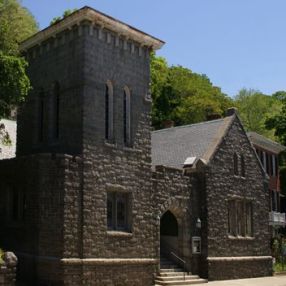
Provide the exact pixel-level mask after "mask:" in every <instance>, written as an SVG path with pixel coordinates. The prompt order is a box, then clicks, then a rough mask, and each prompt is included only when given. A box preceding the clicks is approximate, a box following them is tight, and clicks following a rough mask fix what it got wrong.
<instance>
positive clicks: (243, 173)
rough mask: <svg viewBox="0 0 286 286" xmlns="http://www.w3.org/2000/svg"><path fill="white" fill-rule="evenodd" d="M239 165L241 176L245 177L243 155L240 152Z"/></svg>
mask: <svg viewBox="0 0 286 286" xmlns="http://www.w3.org/2000/svg"><path fill="white" fill-rule="evenodd" d="M240 167H241V176H242V177H245V161H244V156H243V155H242V154H241V155H240Z"/></svg>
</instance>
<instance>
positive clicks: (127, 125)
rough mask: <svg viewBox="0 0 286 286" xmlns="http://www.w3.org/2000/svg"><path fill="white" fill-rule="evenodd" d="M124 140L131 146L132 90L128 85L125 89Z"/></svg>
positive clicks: (125, 143)
mask: <svg viewBox="0 0 286 286" xmlns="http://www.w3.org/2000/svg"><path fill="white" fill-rule="evenodd" d="M123 142H124V145H126V146H131V92H130V89H129V88H128V87H127V86H125V87H124V89H123Z"/></svg>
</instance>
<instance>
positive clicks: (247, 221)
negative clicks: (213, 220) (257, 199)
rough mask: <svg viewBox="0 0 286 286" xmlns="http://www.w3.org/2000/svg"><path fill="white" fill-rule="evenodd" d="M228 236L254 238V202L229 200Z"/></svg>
mask: <svg viewBox="0 0 286 286" xmlns="http://www.w3.org/2000/svg"><path fill="white" fill-rule="evenodd" d="M227 210H228V213H227V216H228V230H227V233H228V236H229V237H236V238H252V237H253V236H254V234H253V201H251V200H247V199H240V198H230V199H228V200H227Z"/></svg>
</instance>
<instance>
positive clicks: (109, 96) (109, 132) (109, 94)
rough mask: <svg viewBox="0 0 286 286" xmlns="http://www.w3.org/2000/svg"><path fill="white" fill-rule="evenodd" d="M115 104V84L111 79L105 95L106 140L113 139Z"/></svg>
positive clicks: (106, 86) (106, 85)
mask: <svg viewBox="0 0 286 286" xmlns="http://www.w3.org/2000/svg"><path fill="white" fill-rule="evenodd" d="M113 105H114V96H113V85H112V82H111V81H110V80H108V81H107V82H106V84H105V95H104V106H105V107H104V110H105V115H104V121H105V135H104V136H105V140H107V141H112V140H113V126H114V123H113V113H114V110H113Z"/></svg>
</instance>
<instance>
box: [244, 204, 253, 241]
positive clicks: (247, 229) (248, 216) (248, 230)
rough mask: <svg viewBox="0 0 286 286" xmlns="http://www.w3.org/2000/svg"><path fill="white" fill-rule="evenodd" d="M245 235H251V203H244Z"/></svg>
mask: <svg viewBox="0 0 286 286" xmlns="http://www.w3.org/2000/svg"><path fill="white" fill-rule="evenodd" d="M245 235H246V236H252V204H251V203H250V202H246V203H245Z"/></svg>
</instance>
